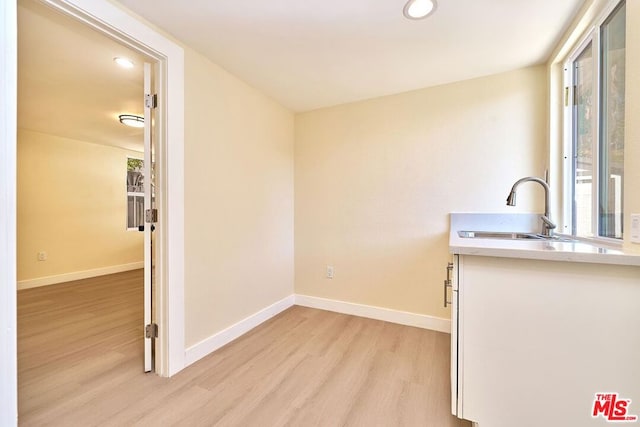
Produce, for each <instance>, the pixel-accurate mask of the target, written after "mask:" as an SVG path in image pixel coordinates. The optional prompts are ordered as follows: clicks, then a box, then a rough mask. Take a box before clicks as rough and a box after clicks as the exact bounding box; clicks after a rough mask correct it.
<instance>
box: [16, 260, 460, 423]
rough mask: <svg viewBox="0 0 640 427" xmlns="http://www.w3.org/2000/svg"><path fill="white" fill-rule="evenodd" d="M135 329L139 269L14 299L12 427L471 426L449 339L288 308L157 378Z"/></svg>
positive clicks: (31, 291) (138, 311) (139, 297)
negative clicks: (460, 414)
mask: <svg viewBox="0 0 640 427" xmlns="http://www.w3.org/2000/svg"><path fill="white" fill-rule="evenodd" d="M141 325H142V272H141V271H134V272H126V273H119V274H114V275H110V276H103V277H99V278H94V279H88V280H82V281H77V282H70V283H68V284H60V285H52V286H47V287H42V288H35V289H28V290H24V291H19V292H18V353H19V354H18V367H19V373H18V383H19V393H18V399H19V417H20V418H19V423H20V425H24V426H40V425H51V426H98V425H99V426H103V425H104V426H130V425H139V426H165V425H166V426H170V425H179V426H261V427H264V426H267V427H268V426H304V427H306V426H366V427H375V426H381V427H383V426H384V427H387V426H389V427H391V426H393V427H395V426H409V427H414V426H415V427H418V426H433V427H453V426H468V425H469V424H467V423H463V422H461V421H459V420H457V419H456V418H454V417H452V416H451V415H450V414H449V410H450V399H449V396H450V394H449V335H447V334H442V333H438V332H433V331H427V330H423V329H418V328H412V327H407V326H400V325H395V324H391V323H386V322H381V321H376V320H370V319H364V318H359V317H354V316H347V315H342V314H336V313H331V312H325V311H320V310H314V309H309V308H303V307H292V308H290V309H289V310H286V311H285V312H283V313H281V314H280V315H278V316H276V317H275V318H273V319H271V320H269V321H268V322H265V323H264V324H262V325H261V326H259V327H258V328H256V329H254V330H252V331H251V332H249V333H248V334H246V335H244V336H243V337H241V338H239V339H237V340H236V341H234V342H233V343H231V344H229V345H227V346H225V347H223V348H222V349H220V350H218V351H217V352H215V353H213V354H211V355H209V356H208V357H206V358H204V359H202V360H200V361H199V362H197V363H195V364H193V365H192V366H190V367H188V368H187V369H185V370H183V371H182V372H180V373H179V374H177V375H175V376H174V377H172V378H169V379H167V378H160V377H157V376H155V375H154V374H144V373H142V363H143V361H142V338H141V328H142V327H141Z"/></svg>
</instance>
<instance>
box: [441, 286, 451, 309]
mask: <svg viewBox="0 0 640 427" xmlns="http://www.w3.org/2000/svg"><path fill="white" fill-rule="evenodd" d="M450 287H451V280H449V279H447V280H445V281H444V286H443V289H444V297H443V299H444V307H445V308H446V307H447V306H448V305H449V304H451V301H449V299H448V298H447V288H450Z"/></svg>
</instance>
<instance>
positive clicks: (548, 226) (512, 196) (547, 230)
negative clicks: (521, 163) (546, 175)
mask: <svg viewBox="0 0 640 427" xmlns="http://www.w3.org/2000/svg"><path fill="white" fill-rule="evenodd" d="M528 181H533V182H537V183H538V184H540V185H542V188H544V215H542V216H541V217H540V219H541V220H542V231H541V232H540V234H542V235H543V236H549V237H551V236H552V235H553V229H554V228H556V225H555V224H554V223H553V222H551V214H550V213H549V184H547V182H546V181H545V180H543V179H540V178H536V177H533V176H527V177H525V178H522V179H519V180H517V181H516V183H515V184H513V187H511V192H510V193H509V197H507V206H515V205H516V189H517V188H518V186H519V185H520V184H522V183H523V182H528Z"/></svg>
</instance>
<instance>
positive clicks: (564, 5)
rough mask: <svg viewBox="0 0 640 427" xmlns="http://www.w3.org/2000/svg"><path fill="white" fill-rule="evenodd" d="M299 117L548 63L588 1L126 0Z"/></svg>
mask: <svg viewBox="0 0 640 427" xmlns="http://www.w3.org/2000/svg"><path fill="white" fill-rule="evenodd" d="M119 1H120V2H121V3H122V4H124V5H125V6H126V7H128V8H130V9H131V10H133V11H134V12H136V13H138V14H139V15H141V16H143V17H144V18H146V19H148V20H149V21H151V22H152V23H154V24H156V25H157V26H159V27H161V28H163V29H165V30H166V31H168V32H169V33H171V34H172V35H173V36H175V37H176V38H177V39H179V40H181V41H183V42H184V43H185V44H187V45H189V46H191V47H193V48H195V49H196V50H197V51H199V52H201V53H203V54H204V55H206V56H207V57H209V58H210V59H211V60H212V61H213V62H215V63H217V64H219V65H220V66H222V67H224V68H225V69H227V70H228V71H230V72H231V73H233V74H235V75H237V76H238V77H240V78H241V79H243V80H245V81H246V82H248V83H250V84H252V85H253V86H255V87H257V88H259V89H261V90H263V91H264V92H266V93H267V94H269V95H270V96H272V97H273V98H274V99H276V100H277V101H279V102H280V103H282V104H283V105H285V106H287V107H289V108H290V109H292V110H294V111H307V110H312V109H316V108H320V107H325V106H330V105H336V104H341V103H346V102H351V101H356V100H361V99H367V98H372V97H378V96H383V95H388V94H393V93H399V92H404V91H409V90H414V89H418V88H423V87H428V86H434V85H439V84H444V83H449V82H453V81H458V80H465V79H470V78H475V77H479V76H483V75H489V74H495V73H499V72H503V71H508V70H513V69H517V68H521V67H526V66H529V65H534V64H539V63H543V62H545V61H546V60H547V58H548V56H549V54H550V53H551V50H552V49H553V47H554V45H555V43H556V41H557V40H558V38H559V36H560V35H561V33H562V32H563V30H564V29H565V28H566V27H567V25H568V24H569V23H570V21H571V19H572V18H573V16H574V15H575V13H576V12H577V11H578V10H579V8H580V7H581V6H582V5H583V4H584V3H585V0H482V1H478V0H438V7H437V10H436V12H435V13H434V14H433V15H432V16H430V17H428V18H427V19H424V20H419V21H411V20H407V19H405V18H404V17H403V15H402V8H403V6H404V4H405V2H406V0H269V1H265V0H240V1H239V0H218V1H213V0H189V1H188V2H181V1H157V0H119Z"/></svg>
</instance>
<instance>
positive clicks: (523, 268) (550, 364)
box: [451, 255, 640, 427]
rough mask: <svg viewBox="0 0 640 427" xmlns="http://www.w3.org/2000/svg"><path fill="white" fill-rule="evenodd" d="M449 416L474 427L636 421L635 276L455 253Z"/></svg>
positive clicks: (639, 313)
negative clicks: (609, 405) (612, 414)
mask: <svg viewBox="0 0 640 427" xmlns="http://www.w3.org/2000/svg"><path fill="white" fill-rule="evenodd" d="M454 265H455V268H456V271H455V274H454V277H453V279H454V283H453V291H454V292H453V295H452V299H453V301H452V302H453V307H452V308H453V310H452V329H453V331H452V335H451V337H452V351H451V357H452V361H451V367H452V395H453V396H452V411H453V413H454V414H456V415H457V416H458V417H460V418H464V419H468V420H471V421H474V422H477V423H478V426H479V427H500V426H505V427H507V426H508V427H511V426H519V427H529V426H530V427H542V426H545V427H546V426H562V427H572V426H576V427H582V426H598V425H610V424H608V423H607V421H606V420H605V419H604V417H603V416H602V415H599V416H598V417H596V418H593V417H592V410H593V404H594V399H595V394H596V393H618V395H619V397H620V398H625V399H631V400H632V402H631V404H630V405H629V407H628V409H629V411H628V414H629V415H640V268H639V267H633V266H620V265H604V264H589V263H574V262H557V261H540V260H528V259H514V258H495V257H484V256H471V255H455V256H454Z"/></svg>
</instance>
